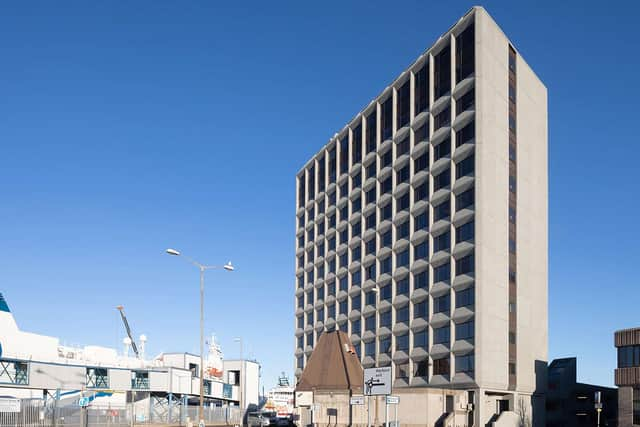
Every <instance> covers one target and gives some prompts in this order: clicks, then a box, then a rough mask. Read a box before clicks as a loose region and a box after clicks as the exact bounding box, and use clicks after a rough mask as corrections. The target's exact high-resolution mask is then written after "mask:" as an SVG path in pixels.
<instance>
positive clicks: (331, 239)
mask: <svg viewBox="0 0 640 427" xmlns="http://www.w3.org/2000/svg"><path fill="white" fill-rule="evenodd" d="M333 218H335V216H334V217H333ZM328 244H329V250H330V251H333V250H335V249H336V238H335V237H329V240H328Z"/></svg>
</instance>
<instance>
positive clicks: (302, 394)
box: [296, 391, 313, 406]
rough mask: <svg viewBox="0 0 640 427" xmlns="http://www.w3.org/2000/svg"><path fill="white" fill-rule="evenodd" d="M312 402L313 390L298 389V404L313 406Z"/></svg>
mask: <svg viewBox="0 0 640 427" xmlns="http://www.w3.org/2000/svg"><path fill="white" fill-rule="evenodd" d="M312 404H313V392H312V391H296V406H311V405H312Z"/></svg>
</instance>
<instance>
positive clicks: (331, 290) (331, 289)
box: [327, 280, 336, 296]
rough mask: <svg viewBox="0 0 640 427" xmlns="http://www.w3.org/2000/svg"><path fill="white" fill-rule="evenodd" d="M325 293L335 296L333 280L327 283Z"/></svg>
mask: <svg viewBox="0 0 640 427" xmlns="http://www.w3.org/2000/svg"><path fill="white" fill-rule="evenodd" d="M327 292H329V295H333V296H336V282H335V281H334V280H331V281H330V282H328V283H327Z"/></svg>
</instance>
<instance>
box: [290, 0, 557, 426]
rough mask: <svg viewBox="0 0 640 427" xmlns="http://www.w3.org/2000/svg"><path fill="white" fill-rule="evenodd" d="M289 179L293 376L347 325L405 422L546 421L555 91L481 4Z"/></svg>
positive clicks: (404, 423)
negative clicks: (551, 101) (389, 369)
mask: <svg viewBox="0 0 640 427" xmlns="http://www.w3.org/2000/svg"><path fill="white" fill-rule="evenodd" d="M425 77H426V82H427V83H426V85H425V84H424V83H425V80H424V79H425ZM424 98H426V100H425V101H423V99H424ZM516 111H517V116H516V114H515V112H516ZM296 182H297V187H296V188H297V200H296V219H297V228H296V239H297V245H296V267H297V269H296V290H295V296H296V312H295V318H296V320H295V322H296V324H295V326H296V329H295V338H296V347H295V358H296V375H299V374H300V373H301V371H302V369H303V368H304V364H305V361H306V358H308V357H309V355H310V354H311V352H312V350H313V348H314V343H315V342H317V339H318V336H319V335H320V334H322V333H323V332H324V331H325V330H329V331H330V330H334V329H339V330H341V331H344V332H346V333H348V334H349V336H350V338H351V341H352V343H353V345H354V346H355V348H356V351H357V352H358V354H359V355H360V357H361V360H362V364H363V366H364V367H370V366H393V367H394V378H395V380H394V393H397V394H399V395H400V394H402V396H403V398H402V399H401V403H400V408H399V409H400V410H399V412H400V413H401V414H402V417H404V418H403V419H401V422H402V425H425V424H426V425H432V423H436V422H439V421H442V422H447V423H454V424H452V425H459V426H470V425H473V423H475V425H485V424H486V423H488V422H495V421H498V420H499V419H501V420H500V423H502V425H509V421H508V420H509V419H514V414H516V415H515V417H516V418H518V417H519V416H520V417H523V416H525V417H527V418H528V419H530V420H531V422H532V424H533V425H534V426H542V425H544V393H545V389H546V383H547V381H546V362H547V336H548V324H547V288H548V285H547V264H548V249H547V247H548V241H547V207H548V190H547V187H548V178H547V91H546V88H545V86H544V85H543V84H542V83H541V81H540V80H539V79H538V77H537V76H536V75H535V74H534V72H533V71H532V70H531V68H530V67H529V66H528V65H527V63H526V62H525V61H524V60H523V59H522V57H521V56H520V54H518V53H517V52H516V51H515V48H514V47H513V46H512V45H511V43H510V42H509V40H508V39H507V37H506V36H505V35H504V33H503V32H502V31H501V29H500V28H499V27H498V26H497V24H496V23H495V22H494V21H493V19H492V18H491V17H490V16H489V15H488V13H487V12H486V11H485V10H484V9H483V8H481V7H474V8H473V9H471V10H470V11H469V12H468V13H467V14H466V15H465V16H464V17H462V18H461V19H460V20H459V21H458V22H457V23H456V24H455V25H454V26H453V27H452V28H451V29H450V30H449V31H448V32H447V33H445V34H443V35H442V36H441V37H440V38H439V39H438V40H437V41H436V43H435V44H434V45H433V46H432V47H431V48H429V49H428V50H427V51H426V52H425V53H424V54H423V55H421V56H420V57H419V58H418V59H417V60H416V61H415V62H414V63H413V64H412V65H411V66H410V67H409V68H408V69H407V70H405V71H404V72H403V73H402V74H401V75H400V76H399V77H398V78H397V79H396V80H395V81H394V82H393V83H391V85H390V86H388V87H387V88H386V89H385V90H384V91H383V92H382V93H381V94H380V95H379V96H378V97H376V99H374V100H373V101H372V102H371V103H370V104H369V105H368V106H367V107H366V108H365V109H364V110H363V111H361V112H360V113H358V115H357V116H356V117H355V118H354V119H353V120H352V121H351V122H350V123H349V124H348V125H347V126H346V127H345V128H343V129H342V130H340V131H339V132H338V133H336V135H335V136H334V137H333V138H331V139H330V141H329V143H328V144H327V145H325V147H323V148H322V149H321V150H320V151H319V152H318V153H317V154H316V155H315V156H314V157H313V159H311V160H310V161H309V162H308V163H307V164H306V165H305V166H304V168H303V169H302V170H301V171H300V172H299V173H298V175H297V180H296ZM516 194H517V196H516ZM516 218H517V219H516ZM516 236H517V238H516ZM447 396H450V397H448V398H447ZM441 400H442V401H441ZM416 408H422V409H423V410H416ZM506 413H509V414H506ZM416 414H422V415H421V416H417V415H416ZM503 414H506V415H504V416H503ZM518 414H519V416H518ZM416 417H417V418H416ZM414 418H415V419H414ZM472 421H473V422H472ZM505 423H506V424H505ZM444 425H446V424H444Z"/></svg>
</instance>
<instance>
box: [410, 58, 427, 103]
mask: <svg viewBox="0 0 640 427" xmlns="http://www.w3.org/2000/svg"><path fill="white" fill-rule="evenodd" d="M428 78H429V64H428V63H426V64H424V65H423V66H422V68H420V70H419V71H418V72H417V73H416V75H415V79H414V90H415V94H414V97H413V99H414V109H415V114H416V115H418V114H420V113H421V112H423V111H425V110H426V109H427V107H428V103H429V81H428Z"/></svg>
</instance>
